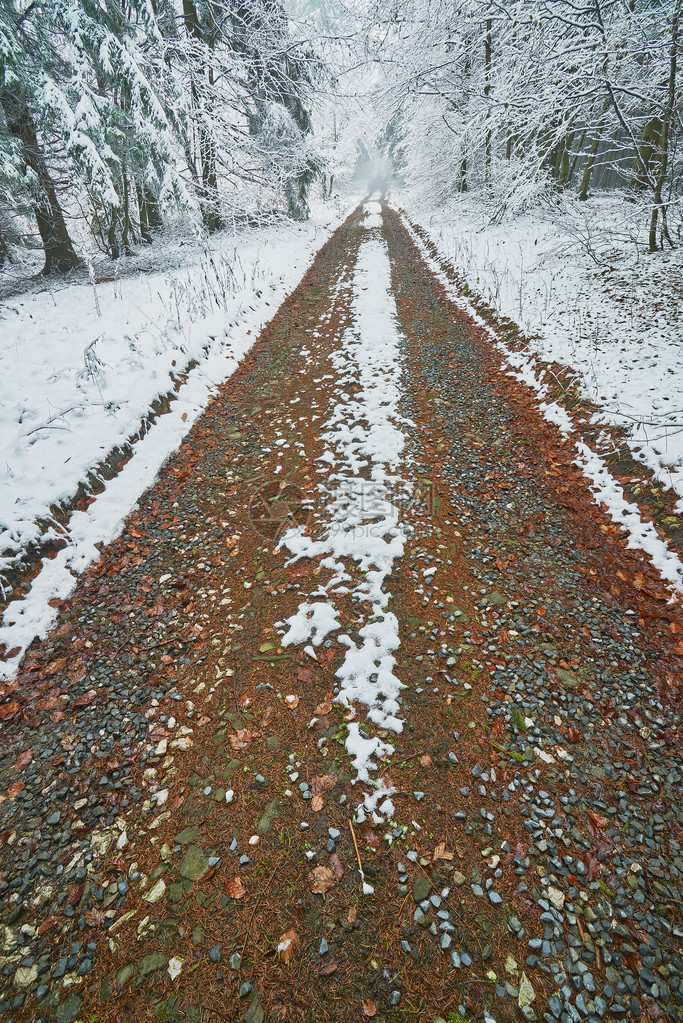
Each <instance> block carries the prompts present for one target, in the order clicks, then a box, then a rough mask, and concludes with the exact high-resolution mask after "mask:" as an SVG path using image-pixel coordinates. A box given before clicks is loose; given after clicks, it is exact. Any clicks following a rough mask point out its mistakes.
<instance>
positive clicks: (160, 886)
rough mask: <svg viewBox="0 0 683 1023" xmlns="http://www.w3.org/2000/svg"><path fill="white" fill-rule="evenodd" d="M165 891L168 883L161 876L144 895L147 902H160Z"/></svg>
mask: <svg viewBox="0 0 683 1023" xmlns="http://www.w3.org/2000/svg"><path fill="white" fill-rule="evenodd" d="M165 892H166V885H165V883H164V881H163V880H162V879H161V878H159V880H158V881H157V883H156V884H155V885H154V887H152V888H150V890H149V891H148V892H147V893H146V894H145V895H143V896H142V897H143V899H144V900H145V902H158V901H159V899H161V898H163V896H164V893H165Z"/></svg>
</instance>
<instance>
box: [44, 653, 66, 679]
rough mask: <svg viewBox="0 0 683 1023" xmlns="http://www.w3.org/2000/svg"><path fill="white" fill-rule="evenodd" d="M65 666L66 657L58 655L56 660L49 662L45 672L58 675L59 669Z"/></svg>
mask: <svg viewBox="0 0 683 1023" xmlns="http://www.w3.org/2000/svg"><path fill="white" fill-rule="evenodd" d="M65 667H66V657H58V658H57V660H56V661H52V662H51V664H48V666H47V668H46V669H45V674H46V675H56V674H57V672H58V671H61V670H62V668H65Z"/></svg>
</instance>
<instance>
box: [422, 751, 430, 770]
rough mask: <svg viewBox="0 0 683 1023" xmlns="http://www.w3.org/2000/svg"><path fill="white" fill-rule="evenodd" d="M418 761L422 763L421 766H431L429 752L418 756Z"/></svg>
mask: <svg viewBox="0 0 683 1023" xmlns="http://www.w3.org/2000/svg"><path fill="white" fill-rule="evenodd" d="M420 763H421V764H422V766H423V767H431V766H432V758H431V757H430V755H429V753H425V754H424V755H423V756H421V757H420Z"/></svg>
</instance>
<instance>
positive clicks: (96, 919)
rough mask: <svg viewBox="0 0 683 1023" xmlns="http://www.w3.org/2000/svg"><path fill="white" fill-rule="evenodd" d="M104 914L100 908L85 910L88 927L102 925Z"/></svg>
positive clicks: (104, 918)
mask: <svg viewBox="0 0 683 1023" xmlns="http://www.w3.org/2000/svg"><path fill="white" fill-rule="evenodd" d="M105 920H106V916H105V915H104V912H103V911H102V910H101V909H95V908H94V907H93V909H88V910H86V912H85V922H86V923H87V925H88V927H104V921H105Z"/></svg>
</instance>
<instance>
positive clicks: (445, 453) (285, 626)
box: [0, 205, 683, 1023]
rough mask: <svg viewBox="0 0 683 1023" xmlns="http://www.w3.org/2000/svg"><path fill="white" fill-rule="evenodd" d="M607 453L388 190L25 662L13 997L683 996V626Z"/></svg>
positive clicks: (654, 1012) (49, 1017)
mask: <svg viewBox="0 0 683 1023" xmlns="http://www.w3.org/2000/svg"><path fill="white" fill-rule="evenodd" d="M574 457H575V452H574V450H573V448H572V446H571V444H570V443H569V442H568V441H566V440H564V439H563V438H562V436H561V435H560V433H559V432H558V431H557V430H556V429H555V428H554V427H552V426H550V425H549V424H548V423H547V422H546V421H545V420H543V419H542V418H541V416H540V414H539V412H538V411H537V409H536V408H535V406H534V402H533V399H532V396H531V394H530V392H529V391H528V389H527V388H525V387H524V386H523V385H521V384H520V383H519V382H517V381H516V380H514V379H512V378H511V377H510V376H508V375H506V373H505V372H504V371H502V370H501V368H500V362H499V357H498V356H496V354H495V352H494V351H493V348H492V346H491V343H490V340H489V339H488V338H487V336H486V334H485V333H483V332H482V331H481V330H480V329H479V328H477V327H476V326H475V325H474V324H473V322H472V321H471V320H469V319H468V318H467V317H466V316H465V315H464V314H463V313H462V312H460V311H458V310H457V309H456V308H455V307H454V306H453V305H452V303H451V302H449V300H448V299H447V297H446V295H445V293H444V291H443V288H442V286H441V285H440V284H439V283H438V281H437V280H436V279H435V277H434V276H433V274H432V273H431V272H430V271H429V269H428V268H427V267H426V265H425V264H424V263H423V262H422V260H421V258H420V256H419V254H418V251H417V249H416V248H415V246H414V245H413V243H412V241H411V238H410V235H409V234H408V232H407V231H406V229H405V227H404V225H403V223H402V221H401V219H400V218H399V216H398V215H397V214H396V213H395V212H393V211H392V210H390V209H388V208H387V207H383V208H382V212H381V214H380V213H379V212H378V209H377V208H375V205H373V206H372V207H371V208H370V209H369V210H362V209H359V210H357V211H356V212H355V213H354V214H353V215H352V216H351V217H350V218H349V219H348V221H347V222H346V223H345V224H344V225H343V226H342V227H341V228H340V229H339V231H338V232H337V233H336V235H335V236H334V237H333V238H332V239H331V240H330V241H329V242H328V243H327V244H326V245H325V246H324V247H323V249H322V250H321V252H320V253H319V255H318V257H317V259H316V262H315V263H314V265H313V267H312V268H311V270H310V271H309V273H308V274H307V276H306V277H305V279H304V281H303V283H302V284H301V286H300V287H299V288H298V289H297V290H296V292H294V294H293V295H292V296H290V298H289V299H288V300H287V301H286V302H285V303H284V305H283V306H282V308H281V309H280V311H279V312H278V314H277V315H276V317H275V318H274V320H273V321H272V323H271V324H270V325H269V326H268V327H267V328H266V330H265V331H264V332H263V334H262V336H261V338H260V340H259V342H258V343H257V344H256V345H255V346H254V348H253V349H252V352H251V354H250V356H249V357H248V359H247V360H245V363H244V364H243V365H242V367H241V368H240V370H239V372H238V373H236V374H235V376H234V377H232V378H231V379H230V380H229V381H228V382H227V383H226V384H225V385H224V386H223V387H222V388H221V389H220V391H219V393H218V394H217V396H216V398H215V400H214V401H213V402H212V403H211V405H210V406H209V409H208V410H207V412H206V413H205V415H204V416H203V417H202V418H201V419H200V420H199V421H198V423H197V424H196V425H195V427H194V428H193V429H192V431H191V432H190V434H189V435H188V438H187V441H186V443H185V444H184V445H183V447H182V448H181V450H180V451H179V452H178V453H177V454H176V455H175V456H174V457H173V458H172V459H171V460H170V461H169V462H168V463H167V465H166V467H165V469H164V472H163V475H162V477H161V478H160V479H159V481H158V482H157V483H156V484H155V486H154V487H152V488H151V489H150V490H149V491H148V492H147V494H146V495H145V496H144V497H143V499H142V500H141V502H140V505H139V508H138V510H137V512H136V513H135V514H134V515H133V516H131V518H130V519H129V521H128V524H127V528H126V530H125V531H124V533H123V534H122V535H121V537H120V538H118V539H117V540H116V541H115V542H114V543H113V544H111V545H110V546H109V547H108V548H107V549H106V550H105V552H104V553H103V557H102V559H101V561H100V562H99V563H98V565H96V566H95V567H94V568H93V569H92V570H90V571H89V572H88V573H87V574H86V575H85V576H84V577H83V579H82V580H81V583H80V584H79V586H78V588H77V590H76V592H75V593H74V595H73V597H72V598H71V599H70V600H69V601H68V602H65V604H64V606H63V607H62V609H61V613H60V619H59V624H58V626H57V628H56V630H55V632H54V633H53V634H52V635H51V636H50V637H48V639H47V640H46V641H45V642H44V643H42V644H40V645H37V646H36V647H34V648H33V649H32V650H31V652H30V654H29V655H28V657H27V660H26V663H25V664H24V666H23V668H22V671H21V673H20V676H19V679H18V681H17V685H16V688H14V689H13V690H11V689H10V688H8V687H5V689H6V691H5V702H4V703H3V704H0V709H2V708H5V709H6V708H7V707H8V706H13V705H18V709H17V710H16V711H14V712H13V713H8V712H7V711H6V710H5V714H4V716H3V719H4V718H7V723H6V724H5V725H4V727H3V730H2V732H0V744H1V745H2V751H3V755H4V759H3V764H2V768H1V769H0V792H2V793H3V797H2V803H1V805H0V870H1V871H2V877H1V880H0V892H1V894H2V897H3V908H2V922H3V929H2V933H1V934H0V939H1V943H2V955H3V957H4V962H3V964H2V967H3V968H2V977H3V980H2V984H1V985H0V988H1V994H0V1019H1V1020H3V1021H5V1020H10V1019H12V1020H15V1021H19V1020H34V1021H35V1020H45V1021H46V1023H48V1021H49V1023H53V1021H54V1023H73V1021H75V1020H83V1021H86V1020H88V1021H90V1020H96V1021H97V1023H113V1021H124V1020H129V1019H131V1020H136V1021H139V1023H142V1021H147V1020H149V1021H152V1020H154V1021H162V1020H163V1021H170V1020H178V1021H186V1020H187V1021H199V1020H202V1021H211V1023H213V1021H219V1020H220V1021H228V1020H229V1021H238V1020H239V1021H241V1020H246V1021H247V1023H258V1021H262V1020H264V1019H268V1020H273V1021H276V1020H277V1021H280V1020H290V1019H297V1020H302V1021H316V1023H318V1021H325V1020H328V1021H338V1020H349V1021H351V1020H360V1019H363V1018H376V1019H387V1020H388V1019H391V1018H396V1019H416V1020H425V1021H429V1023H432V1021H433V1020H435V1019H437V1018H438V1017H442V1018H444V1019H446V1020H455V1019H459V1018H461V1017H464V1018H466V1019H491V1018H493V1019H500V1020H510V1019H522V1018H523V1019H529V1020H532V1019H541V1018H545V1019H548V1020H552V1019H561V1020H562V1021H563V1023H564V1021H565V1020H575V1019H588V1020H598V1019H602V1018H603V1017H604V1018H607V1019H609V1018H619V1017H626V1018H632V1019H636V1018H640V1019H653V1020H654V1019H656V1018H662V1014H663V1015H664V1016H665V1017H667V1018H671V1019H677V1018H681V1011H682V1006H683V988H682V987H681V986H680V982H679V978H680V973H681V959H680V954H681V941H680V939H681V937H682V936H683V930H682V929H681V915H680V905H681V898H682V896H681V892H680V888H681V883H680V879H681V874H682V872H683V858H682V855H683V854H682V852H681V846H680V844H679V843H680V827H679V825H680V822H681V798H680V797H681V777H682V776H681V756H680V743H679V738H680V718H679V716H678V707H677V706H676V705H674V704H675V700H676V699H677V686H676V685H675V682H676V681H677V679H678V678H679V676H680V667H679V668H676V664H677V663H678V664H679V665H680V659H679V660H678V661H677V659H676V653H675V649H674V648H675V645H676V642H677V640H676V635H677V630H679V629H680V628H681V615H680V612H679V610H678V609H677V606H676V605H674V604H667V603H666V602H665V599H666V594H665V592H664V588H663V585H662V583H661V581H660V580H659V579H658V577H657V575H656V572H655V571H654V569H653V568H652V567H651V566H650V565H649V563H648V562H647V561H646V560H645V558H644V557H643V556H641V555H640V554H639V553H637V552H634V551H631V550H628V549H627V548H626V540H625V538H624V537H623V536H622V535H620V534H619V532H618V530H617V529H616V527H614V526H612V525H611V523H609V521H608V520H607V519H606V517H605V516H604V515H603V513H602V512H601V511H600V509H599V508H597V507H596V505H595V504H594V503H593V501H592V499H591V496H590V492H589V489H588V484H587V482H586V480H585V479H584V477H583V476H582V474H581V472H580V470H579V469H578V468H577V466H576V465H575V464H574ZM294 558H296V559H297V560H295V561H292V560H291V559H294ZM335 698H336V699H335ZM359 808H360V809H359ZM362 818H364V819H362ZM359 859H360V861H361V862H362V869H363V877H361V875H360V873H359V870H358V865H359ZM544 1014H545V1016H544Z"/></svg>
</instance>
